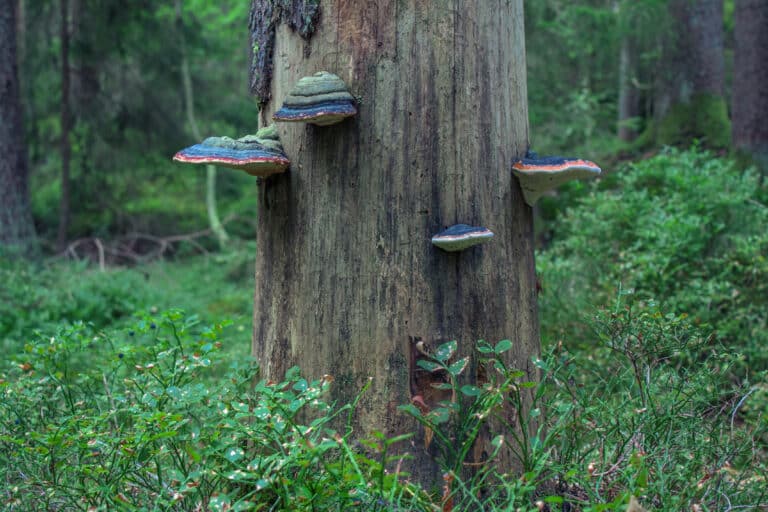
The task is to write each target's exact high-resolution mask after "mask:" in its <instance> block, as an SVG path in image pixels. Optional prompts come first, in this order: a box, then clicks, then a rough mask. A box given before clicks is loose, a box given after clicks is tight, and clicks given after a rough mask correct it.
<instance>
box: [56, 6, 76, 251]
mask: <svg viewBox="0 0 768 512" xmlns="http://www.w3.org/2000/svg"><path fill="white" fill-rule="evenodd" d="M59 1H60V6H61V12H60V15H61V30H60V31H59V38H60V44H61V141H60V147H61V199H60V201H59V230H58V235H57V237H56V247H57V249H58V250H59V251H63V250H64V249H66V246H67V233H68V231H69V217H70V207H69V196H70V183H69V181H70V180H69V164H70V160H71V156H72V146H71V143H70V141H69V132H70V131H71V129H72V115H71V112H70V110H69V77H70V70H69V1H68V0H59Z"/></svg>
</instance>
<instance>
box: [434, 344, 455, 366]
mask: <svg viewBox="0 0 768 512" xmlns="http://www.w3.org/2000/svg"><path fill="white" fill-rule="evenodd" d="M457 347H458V343H457V342H456V341H449V342H447V343H443V344H442V345H440V346H439V347H437V350H436V351H435V355H434V358H435V359H436V360H438V361H440V362H441V363H444V362H446V361H448V360H449V359H450V358H451V357H453V354H454V353H456V348H457Z"/></svg>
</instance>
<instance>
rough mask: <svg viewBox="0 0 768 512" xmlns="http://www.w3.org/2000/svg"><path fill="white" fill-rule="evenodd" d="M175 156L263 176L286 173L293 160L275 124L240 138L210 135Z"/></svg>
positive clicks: (197, 162)
mask: <svg viewBox="0 0 768 512" xmlns="http://www.w3.org/2000/svg"><path fill="white" fill-rule="evenodd" d="M173 159H174V160H175V161H177V162H183V163H188V164H212V165H220V166H222V167H229V168H231V169H239V170H241V171H245V172H247V173H248V174H250V175H252V176H259V177H265V176H271V175H272V174H276V173H281V172H284V171H285V170H286V169H287V168H288V166H289V165H290V163H291V161H290V160H288V157H287V156H285V153H283V146H282V144H280V139H279V138H278V135H277V129H276V128H275V126H274V125H271V126H269V127H267V128H262V129H261V130H259V131H258V132H256V135H246V136H245V137H241V138H239V139H231V138H229V137H208V138H207V139H205V140H204V141H203V142H201V143H200V144H195V145H194V146H190V147H188V148H184V149H182V150H181V151H179V152H178V153H176V154H175V155H174V157H173Z"/></svg>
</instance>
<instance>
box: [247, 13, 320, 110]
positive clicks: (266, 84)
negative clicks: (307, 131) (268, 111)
mask: <svg viewBox="0 0 768 512" xmlns="http://www.w3.org/2000/svg"><path fill="white" fill-rule="evenodd" d="M319 19H320V0H253V1H252V2H251V12H250V16H249V19H248V28H249V30H250V32H251V52H252V57H251V69H250V89H251V94H253V95H254V96H256V97H257V98H258V101H259V104H260V105H265V104H266V103H267V102H269V99H270V96H271V93H270V86H271V82H272V56H273V52H274V49H275V31H276V29H277V26H278V25H279V24H280V23H286V24H287V25H288V27H290V29H291V30H293V31H294V32H297V33H298V34H299V36H301V37H302V38H303V39H305V40H307V41H309V39H310V38H311V37H312V33H313V32H314V31H315V27H316V26H317V22H318V20H319Z"/></svg>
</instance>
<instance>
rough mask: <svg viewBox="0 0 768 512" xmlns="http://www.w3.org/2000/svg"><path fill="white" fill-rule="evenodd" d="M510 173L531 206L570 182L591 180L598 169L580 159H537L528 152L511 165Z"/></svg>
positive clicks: (556, 157)
mask: <svg viewBox="0 0 768 512" xmlns="http://www.w3.org/2000/svg"><path fill="white" fill-rule="evenodd" d="M512 172H513V173H514V174H515V176H517V178H518V179H519V180H520V188H521V189H523V197H524V198H525V202H526V203H528V204H529V205H530V206H533V205H534V204H535V203H536V201H538V199H539V198H540V197H541V196H542V195H544V193H545V192H547V191H548V190H552V189H554V188H557V187H559V186H560V185H562V184H563V183H566V182H568V181H571V180H575V179H584V178H593V177H595V176H597V175H598V174H600V167H598V166H597V164H595V163H594V162H590V161H589V160H582V159H581V158H567V157H562V156H545V157H539V156H538V155H536V153H534V152H532V151H529V152H528V154H526V155H525V158H523V159H522V160H518V161H517V162H515V163H514V164H513V165H512Z"/></svg>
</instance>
